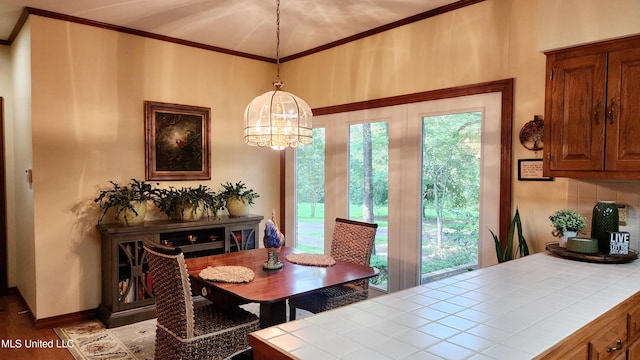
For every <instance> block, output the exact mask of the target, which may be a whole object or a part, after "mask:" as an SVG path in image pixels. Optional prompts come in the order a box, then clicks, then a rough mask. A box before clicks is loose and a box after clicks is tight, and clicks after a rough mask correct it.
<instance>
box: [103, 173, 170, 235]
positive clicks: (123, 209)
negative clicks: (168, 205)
mask: <svg viewBox="0 0 640 360" xmlns="http://www.w3.org/2000/svg"><path fill="white" fill-rule="evenodd" d="M109 183H111V188H110V189H104V190H100V194H99V195H98V197H97V198H95V199H94V200H93V201H94V202H96V203H99V204H100V209H102V213H101V214H100V217H99V218H98V224H97V226H98V227H100V225H101V224H102V220H103V219H104V217H105V215H106V214H107V212H108V211H109V210H110V209H112V208H113V209H115V213H114V216H115V219H116V220H117V221H118V223H120V224H121V225H124V226H131V225H139V224H142V223H143V222H144V218H145V216H146V214H147V200H152V199H153V197H154V196H155V195H156V193H157V190H156V189H154V187H153V186H152V185H151V184H149V183H146V182H144V181H141V180H136V179H131V182H130V183H129V184H127V185H124V186H122V185H120V184H118V183H116V182H114V181H109Z"/></svg>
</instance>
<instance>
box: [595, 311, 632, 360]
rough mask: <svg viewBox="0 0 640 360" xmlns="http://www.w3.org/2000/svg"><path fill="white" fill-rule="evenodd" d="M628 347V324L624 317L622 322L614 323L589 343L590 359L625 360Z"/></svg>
mask: <svg viewBox="0 0 640 360" xmlns="http://www.w3.org/2000/svg"><path fill="white" fill-rule="evenodd" d="M618 341H619V342H618ZM626 345H627V322H626V317H624V318H623V319H621V320H617V321H612V322H611V323H609V325H607V326H606V327H604V328H603V329H602V331H599V332H598V333H596V334H595V335H594V337H593V338H592V339H591V340H590V341H589V359H590V360H604V359H616V360H617V359H624V358H625V357H626V353H625V346H626ZM614 349H615V350H614Z"/></svg>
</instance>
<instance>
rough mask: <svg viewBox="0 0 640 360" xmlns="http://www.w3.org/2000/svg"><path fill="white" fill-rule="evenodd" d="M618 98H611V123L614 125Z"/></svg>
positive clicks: (609, 114) (609, 113)
mask: <svg viewBox="0 0 640 360" xmlns="http://www.w3.org/2000/svg"><path fill="white" fill-rule="evenodd" d="M616 105H617V104H616V98H613V99H611V105H609V112H608V114H607V115H608V116H609V124H611V125H613V120H614V119H615V111H616Z"/></svg>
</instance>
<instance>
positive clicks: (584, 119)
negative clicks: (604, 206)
mask: <svg viewBox="0 0 640 360" xmlns="http://www.w3.org/2000/svg"><path fill="white" fill-rule="evenodd" d="M546 55H547V79H546V92H545V124H544V150H543V152H544V175H545V176H555V177H573V178H594V179H595V178H601V179H602V178H608V179H640V36H636V37H632V38H626V39H621V40H614V41H607V42H603V43H598V44H593V45H587V46H580V47H577V48H572V49H566V50H558V51H553V52H548V53H546Z"/></svg>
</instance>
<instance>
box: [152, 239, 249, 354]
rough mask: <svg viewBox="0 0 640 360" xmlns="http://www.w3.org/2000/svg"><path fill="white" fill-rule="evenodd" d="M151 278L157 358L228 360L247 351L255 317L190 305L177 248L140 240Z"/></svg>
mask: <svg viewBox="0 0 640 360" xmlns="http://www.w3.org/2000/svg"><path fill="white" fill-rule="evenodd" d="M143 245H144V249H145V253H146V255H145V256H146V259H147V262H148V264H149V272H150V273H151V277H152V279H153V293H154V296H155V300H156V310H157V314H158V324H157V326H156V348H155V358H156V359H167V360H169V359H226V358H229V357H231V356H234V355H236V354H240V353H242V352H244V351H246V350H248V349H249V342H248V336H249V333H250V332H252V331H256V330H258V329H259V322H258V317H257V316H256V315H254V314H252V313H250V312H248V311H246V310H244V309H242V308H240V307H236V308H232V309H221V308H218V307H217V306H215V305H214V304H208V305H204V306H198V307H196V306H194V303H193V297H192V295H191V282H190V280H189V274H188V273H187V267H186V265H185V262H184V255H183V254H182V250H181V249H180V248H174V247H169V246H164V245H160V244H158V243H155V242H153V241H151V240H144V242H143Z"/></svg>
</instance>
